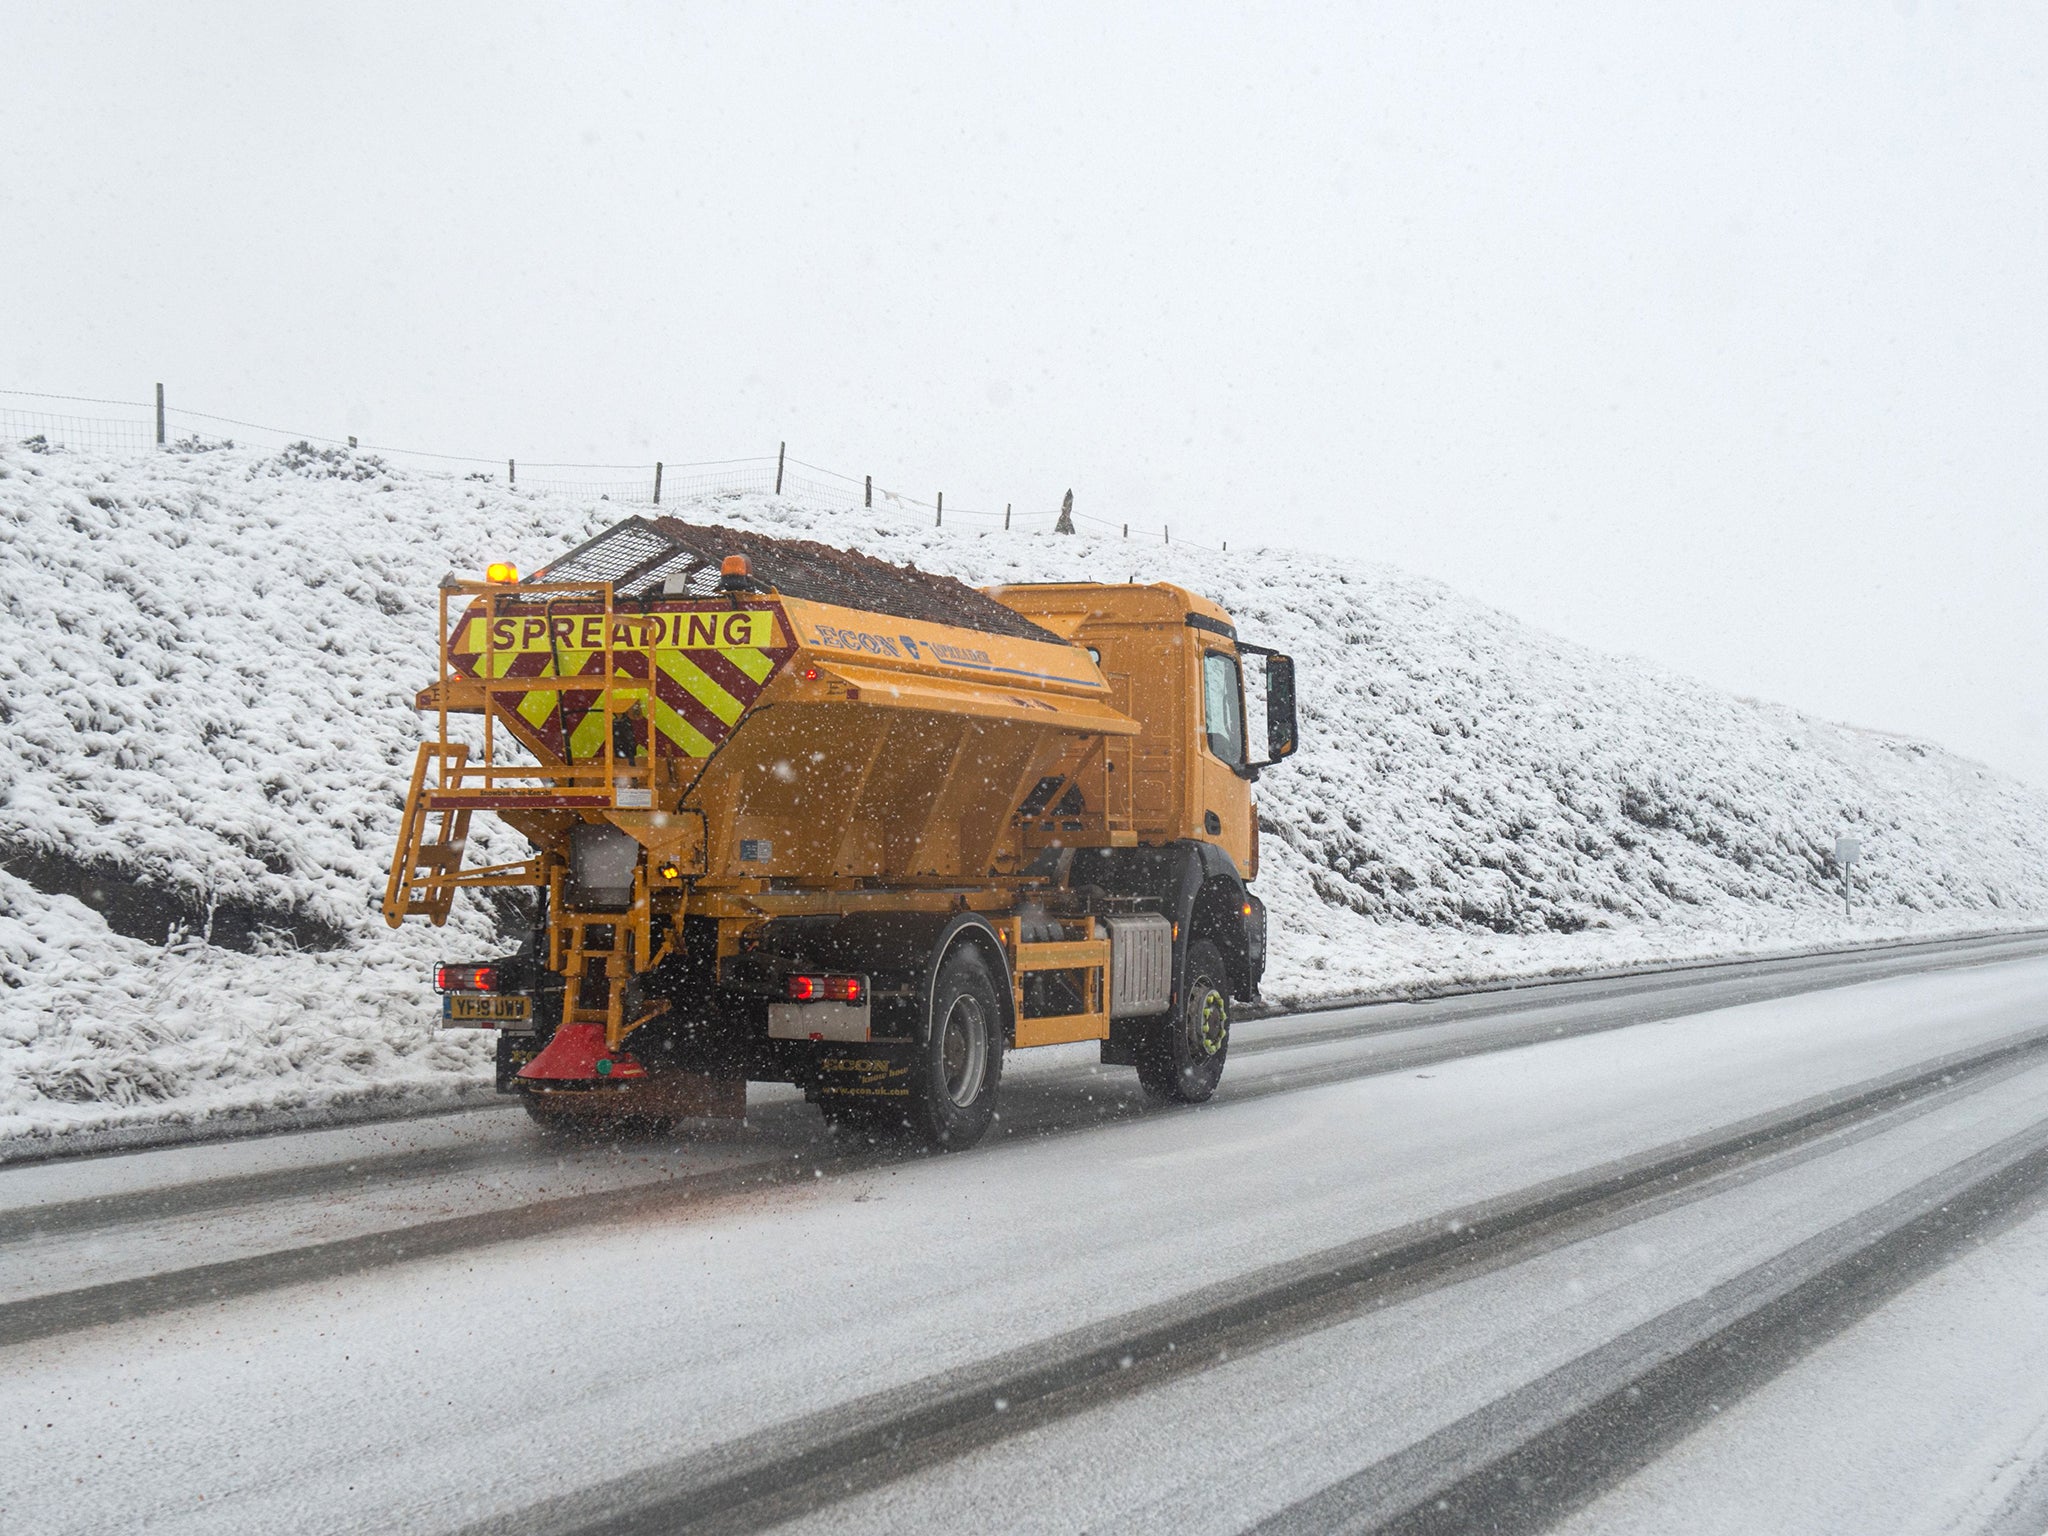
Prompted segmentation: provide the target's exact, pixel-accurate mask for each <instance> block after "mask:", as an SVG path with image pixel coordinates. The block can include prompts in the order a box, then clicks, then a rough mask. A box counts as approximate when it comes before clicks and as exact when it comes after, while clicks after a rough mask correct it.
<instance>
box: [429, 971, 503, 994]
mask: <svg viewBox="0 0 2048 1536" xmlns="http://www.w3.org/2000/svg"><path fill="white" fill-rule="evenodd" d="M434 990H435V991H436V992H495V991H497V990H498V968H497V967H496V966H494V965H440V966H436V967H435V968H434Z"/></svg>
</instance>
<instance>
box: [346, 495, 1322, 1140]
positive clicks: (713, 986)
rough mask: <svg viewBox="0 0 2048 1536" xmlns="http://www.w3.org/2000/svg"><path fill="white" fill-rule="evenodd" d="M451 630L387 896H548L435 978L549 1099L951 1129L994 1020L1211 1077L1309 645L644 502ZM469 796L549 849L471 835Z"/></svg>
mask: <svg viewBox="0 0 2048 1536" xmlns="http://www.w3.org/2000/svg"><path fill="white" fill-rule="evenodd" d="M440 633H441V636H442V644H441V657H440V675H439V677H438V678H437V679H436V681H435V682H434V683H433V684H432V685H431V686H430V687H428V688H426V689H425V690H424V691H423V692H422V693H421V694H420V695H419V699H418V706H419V708H420V709H421V710H422V711H425V712H427V713H429V714H430V715H431V716H432V721H433V725H432V730H431V733H430V739H429V740H427V741H426V742H424V743H423V744H422V745H421V747H420V749H419V756H418V760H417V762H416V764H415V767H414V770H413V774H412V782H411V788H410V791H409V793H408V795H407V798H406V805H405V814H404V818H403V822H402V826H401V832H400V836H399V842H398V847H397V849H396V851H395V853H394V855H393V858H392V863H391V872H390V878H389V880H388V882H387V884H386V888H385V894H384V915H385V919H386V921H387V922H389V923H390V924H392V925H393V926H394V927H395V926H397V925H398V924H399V923H400V922H402V921H403V920H404V919H405V918H407V917H409V916H414V915H420V916H424V917H426V918H428V919H429V920H430V921H432V922H434V923H436V924H440V923H443V922H445V921H446V920H447V917H448V913H449V910H450V906H451V904H452V903H453V901H454V899H455V897H456V894H457V893H458V892H459V891H461V890H463V889H464V888H469V887H476V888H485V887H505V886H525V887H531V888H533V891H534V895H533V897H532V898H531V901H532V905H531V907H530V908H529V909H528V910H529V911H530V912H531V915H532V918H533V924H532V931H531V935H530V937H529V938H528V939H527V941H526V942H525V943H524V944H523V945H522V946H521V948H520V950H519V952H518V953H517V954H515V955H510V956H506V957H502V958H498V959H493V960H486V961H477V962H470V963H462V964H456V963H450V964H445V965H443V966H441V967H440V969H439V973H438V975H437V977H436V985H437V987H438V988H439V990H440V991H441V992H442V993H443V999H442V1009H443V1018H444V1021H445V1022H446V1023H448V1024H451V1025H457V1026H482V1027H488V1028H495V1029H498V1030H500V1031H501V1034H500V1036H499V1040H498V1086H499V1088H500V1090H501V1091H504V1092H508V1093H516V1094H518V1095H520V1096H521V1097H522V1099H523V1100H524V1102H525V1105H526V1107H527V1109H528V1111H529V1112H530V1113H531V1114H532V1115H533V1116H534V1117H535V1118H536V1119H537V1120H540V1121H541V1122H543V1123H544V1124H547V1125H551V1126H558V1127H563V1128H569V1129H578V1128H588V1129H594V1128H601V1127H607V1126H609V1127H618V1126H621V1125H625V1124H634V1125H638V1126H641V1127H643V1128H644V1127H646V1126H649V1125H658V1124H660V1123H663V1122H668V1121H673V1120H674V1119H675V1118H677V1117H680V1116H690V1115H726V1116H733V1115H738V1114H740V1113H741V1112H742V1111H743V1108H744V1104H745V1095H746V1084H747V1082H748V1081H749V1080H753V1081H769V1082H787V1083H794V1084H796V1085H798V1086H800V1087H802V1088H803V1090H804V1092H805V1094H806V1096H807V1097H808V1098H810V1099H811V1100H813V1101H814V1102H816V1103H817V1104H818V1105H820V1107H821V1108H822V1109H823V1111H824V1113H825V1114H826V1115H827V1116H828V1117H830V1118H832V1119H833V1120H834V1121H836V1122H839V1123H841V1124H843V1125H846V1126H848V1127H849V1128H852V1129H856V1130H860V1131H865V1132H868V1133H888V1134H892V1135H909V1136H912V1137H915V1138H916V1139H918V1140H921V1141H923V1142H925V1143H926V1144H928V1145H931V1146H933V1147H939V1148H959V1147H965V1146H969V1145H971V1144H972V1143H973V1142H974V1141H975V1140H976V1139H978V1138H979V1137H980V1136H981V1135H982V1133H983V1132H984V1131H985V1130H986V1129H987V1127H988V1125H989V1122H990V1120H991V1118H992V1117H993V1115H994V1112H995V1102H996V1093H997V1087H998V1084H999V1082H1000V1079H1001V1076H1002V1064H1003V1055H1004V1052H1005V1051H1007V1050H1009V1049H1012V1048H1021V1047H1025V1046H1033V1045H1052V1044H1058V1043H1063V1042H1074V1041H1097V1042H1100V1047H1101V1052H1102V1059H1103V1060H1104V1061H1105V1062H1112V1063H1118V1064H1122V1065H1128V1066H1133V1067H1135V1068H1136V1069H1137V1072H1138V1076H1139V1078H1140V1079H1141V1081H1142V1082H1143V1083H1144V1085H1145V1087H1146V1088H1147V1090H1149V1091H1150V1092H1151V1093H1153V1094H1155V1095H1157V1096H1160V1097H1163V1098H1167V1099H1177V1100H1181V1101H1184V1102H1200V1101H1202V1100H1204V1099H1206V1098H1208V1097H1209V1096H1210V1094H1212V1093H1213V1092H1214V1091H1215V1088H1216V1084H1217V1081H1218V1079H1219V1077H1220V1076H1221V1074H1222V1070H1223V1064H1224V1060H1225V1057H1226V1055H1227V1053H1228V1050H1229V1044H1230V1012H1231V1001H1232V999H1238V1000H1242V1001H1249V1000H1252V999H1255V998H1256V997H1257V995H1258V987H1259V979H1260V974H1261V972H1262V971H1263V969H1264V966H1265V950H1266V937H1265V926H1266V924H1265V908H1264V907H1263V905H1262V904H1261V903H1260V901H1259V899H1258V898H1257V897H1256V896H1254V895H1252V894H1251V892H1250V890H1249V889H1248V882H1250V881H1251V880H1252V879H1253V877H1254V876H1255V875H1256V874H1257V872H1258V858H1259V842H1258V820H1257V816H1256V812H1255V810H1254V806H1253V802H1252V784H1253V782H1254V781H1255V780H1256V779H1257V778H1258V775H1259V772H1260V770H1261V769H1263V768H1265V767H1267V766H1269V765H1270V764H1271V763H1272V762H1275V761H1278V760H1279V759H1281V758H1284V757H1286V756H1288V755H1289V754H1290V753H1292V752H1293V751H1294V749H1295V745H1296V743H1295V692H1294V669H1293V664H1292V662H1291V661H1290V660H1289V658H1287V657H1285V656H1282V655H1279V654H1277V653H1275V652H1273V651H1270V650H1267V649H1264V648H1262V647H1259V646H1255V645H1252V644H1249V643H1247V642H1245V641H1243V640H1240V639H1239V638H1238V636H1237V631H1236V629H1235V627H1234V626H1233V625H1232V623H1231V620H1230V616H1229V615H1228V614H1226V613H1224V612H1223V610H1222V609H1220V608H1218V607H1217V606H1216V605H1215V604H1214V603H1211V602H1208V601H1206V600H1204V599H1203V598H1200V597H1198V596H1196V595H1195V594H1193V593H1191V592H1188V591H1185V590H1183V589H1182V588H1179V587H1175V586H1169V585H1165V584H1163V583H1155V584H1152V585H1128V586H1121V585H1101V584H1095V583H1071V584H1060V585H1043V586H1041V585H1028V586H1006V587H995V588H990V589H988V590H986V591H976V590H975V589H973V588H971V587H968V586H966V585H964V584H962V583H960V582H957V581H953V580H951V579H949V578H946V577H941V576H934V575H931V574H929V573H926V572H921V571H918V570H916V569H914V568H906V567H900V566H894V565H889V564H886V563H884V562H882V561H878V560H873V559H870V558H868V557H866V556H862V555H858V554H853V553H849V552H847V551H842V550H836V549H832V548H829V547H827V546H825V545H821V544H814V543H808V542H804V541H800V540H790V539H776V538H771V537H768V536H765V535H762V534H757V533H752V532H747V531H743V530H738V529H732V528H718V527H702V526H695V525H691V524H688V523H682V522H677V521H674V520H672V519H668V518H651V519H650V518H637V517H636V518H630V519H628V520H626V521H624V522H622V523H619V524H617V525H616V526H615V527H612V528H610V529H607V530H606V531H605V532H604V533H602V534H599V535H598V536H597V537H596V538H594V539H591V540H590V541H589V542H587V543H585V544H583V545H581V546H580V547H578V548H576V549H574V550H571V551H570V552H569V553H568V554H566V555H564V556H563V557H562V558H560V559H558V560H556V561H555V562H554V563H553V564H552V565H550V566H548V567H547V568H546V569H545V570H542V571H540V572H537V573H535V574H534V575H533V576H530V577H527V578H525V579H521V578H520V576H519V573H518V572H517V571H515V570H512V569H511V568H510V567H506V566H493V567H492V568H491V570H490V571H489V572H488V573H487V579H485V580H482V581H465V580H458V579H456V578H455V577H453V576H450V577H449V578H447V579H446V580H444V581H443V583H442V587H441V627H440ZM1248 658H1256V659H1257V660H1258V661H1259V662H1260V663H1262V672H1263V682H1264V690H1263V691H1264V695H1265V716H1266V719H1265V724H1266V733H1265V734H1266V743H1265V747H1266V761H1263V762H1261V761H1254V760H1253V758H1252V757H1251V755H1250V752H1249V750H1248V742H1247V732H1246V722H1245V686H1244V678H1243V675H1242V668H1243V667H1244V665H1245V663H1246V661H1247V659H1248ZM478 812H490V813H491V814H493V815H496V816H498V817H500V818H502V819H503V820H504V821H505V822H506V823H508V824H509V825H510V826H511V827H513V828H514V829H515V830H517V831H518V832H520V833H522V834H524V835H525V837H526V838H527V840H528V841H529V843H530V845H531V848H532V856H531V857H530V858H528V859H526V860H525V861H523V862H520V863H516V864H498V865H489V866H471V867H465V863H464V848H465V844H466V842H467V839H468V834H469V826H470V819H471V817H472V816H474V815H475V814H477V813H478Z"/></svg>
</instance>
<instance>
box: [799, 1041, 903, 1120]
mask: <svg viewBox="0 0 2048 1536" xmlns="http://www.w3.org/2000/svg"><path fill="white" fill-rule="evenodd" d="M917 1054H918V1046H917V1043H916V1042H915V1041H911V1040H870V1041H867V1042H865V1043H864V1044H860V1045H832V1044H828V1045H825V1046H822V1047H820V1048H819V1049H818V1050H817V1052H816V1053H815V1054H814V1055H813V1056H812V1058H811V1065H810V1075H809V1078H808V1079H807V1081H806V1082H805V1083H804V1097H805V1098H806V1099H808V1100H810V1101H811V1102H812V1103H813V1104H847V1105H853V1104H872V1105H874V1106H875V1107H876V1108H878V1109H879V1108H882V1107H885V1106H887V1105H890V1104H904V1103H907V1102H908V1101H909V1099H910V1081H911V1071H912V1069H913V1068H914V1067H915V1066H916V1064H917Z"/></svg>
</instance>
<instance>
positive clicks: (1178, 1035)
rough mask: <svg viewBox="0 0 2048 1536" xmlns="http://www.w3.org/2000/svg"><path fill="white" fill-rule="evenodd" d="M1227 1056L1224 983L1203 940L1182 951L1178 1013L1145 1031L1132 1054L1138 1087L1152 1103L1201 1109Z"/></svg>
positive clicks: (1217, 959) (1218, 958) (1217, 957)
mask: <svg viewBox="0 0 2048 1536" xmlns="http://www.w3.org/2000/svg"><path fill="white" fill-rule="evenodd" d="M1229 1054H1230V978H1229V975H1228V973H1227V972H1225V970H1224V968H1223V956H1222V955H1221V954H1219V953H1217V950H1216V946H1215V945H1214V944H1211V943H1210V942H1209V941H1208V940H1207V939H1199V940H1197V941H1196V942H1195V943H1193V944H1191V945H1190V946H1189V947H1188V964H1187V985H1186V986H1184V987H1183V988H1182V989H1181V997H1180V1007H1178V1008H1176V1009H1175V1010H1174V1011H1173V1012H1172V1013H1169V1014H1168V1015H1166V1017H1165V1018H1163V1019H1160V1020H1159V1021H1158V1022H1157V1023H1155V1024H1153V1025H1152V1027H1151V1028H1150V1029H1149V1030H1148V1031H1147V1033H1146V1036H1145V1038H1144V1040H1143V1041H1142V1042H1141V1043H1140V1045H1139V1048H1138V1081H1139V1082H1140V1083H1141V1084H1143V1085H1144V1088H1145V1091H1146V1092H1147V1093H1148V1094H1150V1095H1151V1096H1152V1097H1153V1098H1155V1099H1165V1100H1168V1101H1170V1102H1173V1103H1178V1104H1201V1103H1204V1102H1206V1101H1207V1100H1208V1098H1209V1096H1210V1095H1211V1094H1213V1093H1215V1091H1216V1085H1217V1084H1218V1083H1219V1082H1221V1081H1222V1080H1223V1062H1224V1058H1225V1057H1227V1056H1228V1055H1229Z"/></svg>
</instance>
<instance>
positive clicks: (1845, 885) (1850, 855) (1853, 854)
mask: <svg viewBox="0 0 2048 1536" xmlns="http://www.w3.org/2000/svg"><path fill="white" fill-rule="evenodd" d="M1862 856H1863V845H1862V844H1861V843H1859V842H1858V841H1857V840H1856V839H1855V838H1853V837H1851V836H1850V835H1849V834H1848V833H1846V832H1844V833H1841V834H1840V835H1839V836H1837V837H1836V838H1835V864H1836V866H1837V867H1838V868H1839V869H1840V870H1841V871H1842V916H1844V917H1847V916H1848V915H1849V894H1850V892H1851V891H1852V890H1853V889H1854V888H1855V887H1854V883H1853V881H1854V877H1853V876H1852V875H1851V874H1850V870H1851V869H1852V868H1853V867H1854V865H1855V863H1856V861H1857V860H1858V859H1859V858H1861V857H1862Z"/></svg>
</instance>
